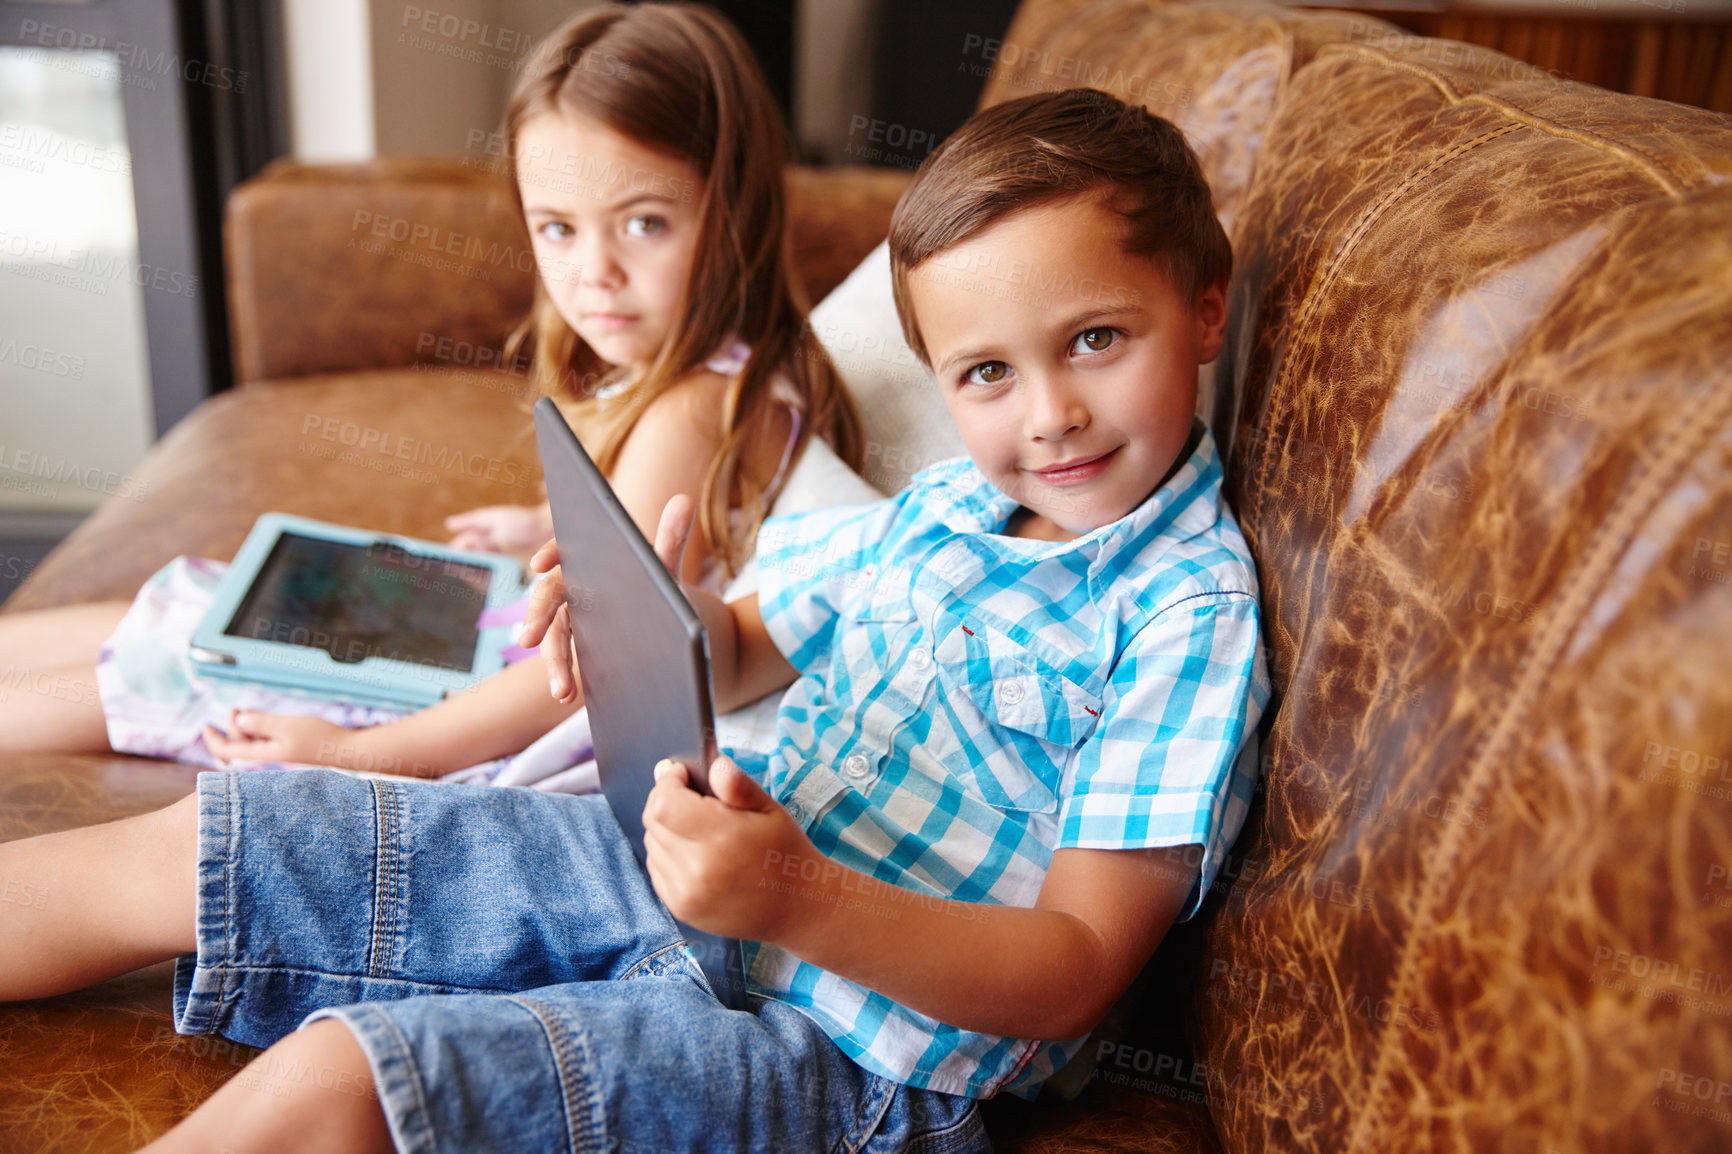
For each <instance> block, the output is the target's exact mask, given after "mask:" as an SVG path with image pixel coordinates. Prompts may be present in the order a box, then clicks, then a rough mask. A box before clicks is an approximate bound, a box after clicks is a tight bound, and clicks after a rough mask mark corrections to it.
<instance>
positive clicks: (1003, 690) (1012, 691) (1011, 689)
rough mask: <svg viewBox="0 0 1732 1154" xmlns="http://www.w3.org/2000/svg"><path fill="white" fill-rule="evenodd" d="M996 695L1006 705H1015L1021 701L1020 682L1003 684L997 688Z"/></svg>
mask: <svg viewBox="0 0 1732 1154" xmlns="http://www.w3.org/2000/svg"><path fill="white" fill-rule="evenodd" d="M998 695H999V696H1000V697H1002V698H1004V700H1005V702H1006V703H1007V704H1010V705H1015V704H1016V703H1017V702H1019V701H1021V700H1022V682H1020V681H1006V682H1004V683H1003V684H1001V685H1000V686H999V687H998Z"/></svg>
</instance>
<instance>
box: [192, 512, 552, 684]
mask: <svg viewBox="0 0 1732 1154" xmlns="http://www.w3.org/2000/svg"><path fill="white" fill-rule="evenodd" d="M285 535H292V536H294V537H299V538H309V539H311V540H312V541H313V542H338V543H341V544H347V545H354V546H359V547H362V548H365V549H368V550H369V551H375V550H376V551H378V553H377V555H378V557H379V559H380V560H381V561H382V562H383V561H387V560H388V561H390V562H391V564H389V565H385V564H381V565H379V566H378V567H377V570H376V571H377V572H378V573H380V574H383V575H384V576H382V577H380V578H378V579H377V580H375V582H374V584H375V586H379V584H380V582H383V581H385V579H386V578H387V577H388V578H389V579H390V581H389V584H386V585H384V586H383V588H382V589H381V588H379V587H375V588H372V589H368V588H357V589H356V590H355V591H354V598H356V599H357V604H358V605H359V604H361V602H360V600H359V599H363V598H366V597H375V598H378V597H381V596H382V597H383V598H384V599H385V600H387V601H395V602H396V603H397V608H398V609H399V610H400V611H406V612H409V613H413V612H420V613H423V614H425V613H427V612H429V611H431V606H430V605H429V604H428V600H427V594H426V593H425V592H424V591H425V590H428V589H436V588H439V586H437V585H434V584H432V583H435V582H441V581H444V580H454V578H443V577H441V576H440V569H439V566H440V565H442V564H444V563H447V562H448V563H451V564H454V565H462V566H474V567H478V568H480V569H483V570H485V571H486V572H487V574H488V575H489V581H488V587H487V591H486V593H485V594H484V595H481V596H478V597H474V598H473V602H472V604H473V608H474V611H475V613H476V615H477V617H479V615H480V614H481V613H482V612H484V611H485V610H486V609H491V608H497V607H500V606H503V605H508V604H510V603H511V602H512V601H513V600H515V599H516V598H517V597H518V596H519V595H520V594H521V593H522V590H523V575H522V569H521V567H520V566H519V565H518V563H517V561H516V560H515V559H514V558H511V557H506V556H503V555H501V554H498V553H472V552H467V551H464V550H459V549H453V548H451V547H450V546H448V545H440V544H437V543H435V542H432V541H420V540H417V539H415V538H412V537H401V536H397V535H395V534H391V533H378V532H373V531H370V530H366V529H355V528H350V527H348V526H344V525H331V524H327V523H326V522H323V521H314V520H311V519H309V518H306V517H295V516H291V515H289V514H286V513H266V514H265V515H264V516H262V517H260V518H259V519H258V522H257V523H256V524H254V526H253V530H252V532H251V533H249V534H248V535H247V539H246V541H245V542H243V543H242V545H241V547H240V551H239V552H237V553H236V554H235V559H234V562H233V563H232V564H231V565H230V566H229V569H228V572H227V573H226V574H224V576H223V578H222V580H221V581H220V582H219V583H218V585H217V589H216V592H215V595H214V599H213V600H212V602H211V606H210V609H209V610H208V611H206V613H205V616H204V618H203V620H202V621H200V623H199V626H198V628H197V629H196V630H194V631H193V636H192V643H191V649H190V651H189V656H190V657H191V659H192V663H193V667H194V669H195V670H196V671H197V672H198V673H199V674H200V675H201V676H205V677H214V678H220V679H224V680H230V681H245V682H250V683H253V684H257V685H264V686H268V687H270V688H273V689H282V690H287V691H290V692H297V693H306V694H310V695H314V696H317V697H321V698H329V699H334V700H339V701H348V702H352V703H355V704H358V705H376V706H383V707H386V708H391V709H403V710H415V709H421V708H424V707H426V706H428V705H432V704H433V703H434V702H436V701H439V700H441V699H442V698H443V697H445V695H446V694H448V693H452V692H455V691H459V690H463V689H467V688H468V687H470V686H471V685H474V684H475V683H476V682H478V681H480V680H481V679H482V678H485V677H487V676H488V675H489V674H491V673H494V672H497V671H498V670H499V669H501V668H502V667H503V666H504V663H505V662H504V656H503V651H504V650H505V648H506V647H507V646H508V645H509V644H511V638H510V636H509V633H510V626H508V625H500V626H494V627H490V628H486V629H480V630H478V631H477V636H476V644H475V649H474V653H473V655H472V657H471V658H470V660H469V662H468V667H467V668H459V667H454V666H456V665H457V664H458V663H457V662H448V663H439V662H427V661H415V660H405V659H403V654H402V652H401V651H400V650H398V649H397V648H396V647H394V646H386V645H383V644H368V643H363V642H358V641H355V640H353V639H350V640H348V641H346V642H343V643H338V642H337V641H335V640H332V635H331V634H329V633H321V632H319V631H317V630H314V629H309V628H306V627H304V626H297V627H294V628H290V627H288V626H287V625H283V626H281V627H276V628H272V627H270V623H269V622H266V621H255V622H254V623H253V626H252V633H251V635H248V636H235V635H233V634H231V633H229V632H227V630H228V629H229V627H230V625H231V623H233V622H235V621H236V616H237V613H240V612H241V611H242V610H243V609H245V608H247V604H248V602H247V599H248V595H249V594H250V593H252V592H253V585H254V582H255V580H256V579H257V578H258V575H259V571H260V569H261V568H262V567H263V566H264V565H265V563H266V561H267V559H269V558H270V556H271V554H272V551H273V550H274V549H276V548H277V546H278V543H279V541H281V540H282V539H283V538H284V536H285ZM446 572H447V573H449V572H451V571H450V570H446ZM464 588H465V593H464V596H465V597H466V598H469V597H471V596H472V595H471V594H469V593H468V592H467V590H468V589H470V588H472V587H471V586H468V585H467V584H466V585H465V587H464ZM441 595H443V594H441ZM344 596H345V597H347V596H348V594H347V593H346V592H345V593H344ZM417 597H422V598H423V600H422V602H421V603H420V604H410V602H413V601H414V599H415V598H417ZM387 608H388V607H387ZM467 609H468V606H465V607H464V611H467ZM380 615H388V614H384V613H381V614H380ZM399 615H401V613H400V614H399ZM243 632H245V630H243ZM321 643H323V644H327V645H329V646H330V647H331V648H332V649H335V650H336V652H335V654H333V653H332V652H330V651H328V650H327V649H326V648H320V647H318V646H319V645H320V644H321Z"/></svg>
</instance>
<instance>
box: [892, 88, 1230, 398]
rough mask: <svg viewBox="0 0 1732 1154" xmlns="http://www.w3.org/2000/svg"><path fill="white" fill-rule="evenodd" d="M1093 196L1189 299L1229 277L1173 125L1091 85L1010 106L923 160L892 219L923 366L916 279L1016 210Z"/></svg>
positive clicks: (977, 119) (1204, 198)
mask: <svg viewBox="0 0 1732 1154" xmlns="http://www.w3.org/2000/svg"><path fill="white" fill-rule="evenodd" d="M1091 192H1100V193H1105V194H1106V195H1107V196H1108V201H1107V203H1108V204H1109V205H1110V206H1111V207H1112V208H1113V209H1114V211H1116V212H1117V213H1118V214H1119V215H1120V216H1121V217H1123V218H1124V221H1125V229H1124V233H1123V239H1124V246H1125V251H1126V252H1129V253H1134V254H1137V255H1141V256H1147V257H1151V258H1153V259H1154V260H1156V261H1158V262H1159V263H1160V264H1161V266H1162V267H1163V268H1164V269H1165V271H1166V273H1167V275H1168V276H1169V277H1171V278H1172V281H1173V284H1174V285H1175V286H1176V287H1177V288H1178V290H1179V292H1181V293H1182V294H1184V297H1185V299H1186V300H1187V301H1190V302H1191V303H1193V304H1195V303H1196V301H1197V298H1198V297H1199V296H1200V295H1201V294H1202V292H1203V290H1204V289H1206V288H1208V287H1209V286H1210V285H1211V284H1214V283H1215V282H1216V281H1218V280H1220V279H1221V278H1223V277H1225V276H1228V275H1229V274H1231V272H1232V271H1233V250H1232V247H1231V246H1230V245H1229V244H1228V242H1227V234H1226V232H1225V231H1224V230H1223V229H1222V228H1221V222H1220V220H1219V219H1217V218H1216V216H1215V204H1214V199H1213V198H1212V197H1211V196H1210V195H1209V185H1208V182H1207V181H1206V180H1204V179H1203V168H1202V165H1201V164H1200V163H1198V161H1197V155H1196V153H1194V152H1192V151H1191V146H1190V145H1188V144H1186V143H1185V138H1184V136H1183V135H1181V134H1180V132H1179V130H1178V128H1177V127H1175V126H1174V125H1173V124H1172V123H1171V122H1170V121H1167V120H1163V119H1161V118H1160V117H1159V116H1155V115H1154V114H1152V113H1150V112H1147V111H1145V110H1144V109H1141V108H1134V107H1132V106H1131V105H1129V104H1126V103H1124V102H1123V101H1122V100H1119V99H1118V98H1117V97H1114V96H1112V95H1110V94H1109V93H1105V92H1101V91H1099V90H1097V89H1093V88H1067V89H1065V90H1064V91H1062V92H1047V93H1041V94H1039V95H1036V96H1025V97H1023V98H1021V99H1019V100H1010V101H1006V102H1005V103H1003V104H997V105H994V106H993V107H991V108H987V109H983V110H982V111H980V112H977V113H975V114H974V115H973V116H971V117H969V118H968V120H967V121H966V122H965V123H964V124H963V125H962V127H961V128H959V129H957V130H956V131H955V132H954V133H952V134H951V135H950V136H949V137H948V138H947V139H946V140H945V141H944V143H943V144H941V145H939V146H938V148H937V149H936V150H935V151H934V152H933V153H932V155H931V156H928V157H927V158H926V160H925V162H924V163H923V164H921V166H920V170H919V171H918V172H917V173H915V175H914V180H913V182H912V183H911V184H909V186H908V190H907V191H906V192H904V193H903V194H902V199H901V201H899V202H898V203H897V205H896V212H895V214H894V215H893V216H892V217H891V218H890V284H891V291H892V292H893V293H894V294H895V298H896V312H897V315H899V316H900V317H901V318H902V333H903V336H904V337H906V338H907V340H908V347H909V348H910V349H912V350H914V354H915V356H917V357H919V358H920V360H921V363H922V364H926V365H930V364H931V359H930V358H929V357H928V355H927V352H926V342H925V341H924V340H923V339H922V338H921V335H920V326H919V324H918V323H917V322H916V320H915V317H914V310H913V308H912V307H911V305H910V303H909V300H908V274H909V273H910V272H912V271H914V269H916V268H918V267H919V266H920V264H921V263H922V262H924V261H925V260H927V259H928V258H930V257H932V256H934V255H935V254H937V253H941V252H943V251H944V250H946V249H949V248H954V247H955V246H956V245H959V244H962V243H964V242H965V241H967V240H969V239H970V238H971V237H973V236H975V235H977V234H979V233H981V232H984V231H986V230H987V229H988V228H990V227H992V226H993V225H994V224H997V223H998V222H999V221H1001V220H1003V219H1004V218H1005V217H1007V216H1010V215H1011V214H1012V213H1016V212H1020V211H1021V210H1023V209H1026V208H1034V207H1037V206H1039V205H1043V204H1048V203H1051V202H1052V201H1056V200H1062V199H1064V198H1066V197H1071V196H1077V195H1080V194H1083V193H1091Z"/></svg>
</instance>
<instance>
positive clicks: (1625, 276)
mask: <svg viewBox="0 0 1732 1154" xmlns="http://www.w3.org/2000/svg"><path fill="white" fill-rule="evenodd" d="M1457 47H1459V46H1457ZM1400 48H1401V51H1400V52H1399V53H1390V52H1384V51H1380V50H1377V49H1371V48H1366V47H1363V46H1341V47H1335V48H1325V49H1323V50H1321V51H1320V52H1319V53H1318V54H1317V57H1316V59H1315V60H1314V61H1313V62H1312V63H1311V64H1310V65H1309V66H1308V67H1306V68H1305V69H1304V70H1302V71H1300V72H1298V73H1296V74H1295V75H1294V76H1293V77H1292V78H1291V81H1290V84H1289V88H1288V91H1287V93H1286V96H1285V98H1284V102H1283V104H1282V107H1281V110H1280V111H1279V112H1278V114H1277V116H1276V117H1275V119H1274V120H1273V121H1272V122H1271V124H1270V125H1269V127H1268V130H1267V133H1266V135H1265V139H1264V141H1263V144H1262V150H1261V153H1260V155H1259V157H1258V162H1257V175H1256V178H1255V179H1254V181H1253V183H1252V186H1251V188H1250V189H1249V191H1248V193H1247V196H1246V201H1245V206H1244V210H1243V211H1242V213H1241V214H1240V217H1239V226H1238V228H1237V230H1236V235H1235V237H1234V240H1235V248H1236V250H1237V255H1238V260H1239V276H1238V278H1237V279H1236V281H1235V285H1234V288H1233V291H1232V293H1231V299H1230V302H1229V309H1230V325H1229V334H1228V349H1227V351H1226V352H1225V353H1224V354H1223V361H1222V364H1221V367H1220V373H1221V385H1222V388H1221V393H1220V398H1221V402H1222V407H1221V411H1220V412H1219V413H1218V414H1217V417H1218V420H1219V421H1220V422H1221V423H1223V424H1225V425H1226V426H1228V427H1229V429H1230V431H1232V432H1233V433H1234V434H1235V436H1234V440H1233V444H1232V446H1231V449H1230V454H1231V457H1230V467H1229V469H1228V478H1229V495H1230V498H1231V500H1232V501H1233V504H1234V506H1235V508H1236V510H1237V512H1238V515H1239V518H1240V522H1241V524H1242V525H1243V527H1244V529H1245V532H1246V536H1247V539H1248V540H1249V542H1250V543H1251V546H1252V549H1253V551H1254V553H1255V554H1256V557H1257V561H1258V565H1259V571H1260V575H1261V579H1262V587H1263V593H1264V609H1265V620H1266V622H1267V630H1268V633H1267V636H1268V640H1269V643H1270V656H1271V659H1272V661H1271V672H1272V674H1273V675H1274V680H1275V683H1276V688H1277V692H1278V695H1279V697H1278V700H1279V701H1280V705H1279V709H1278V712H1276V713H1275V714H1274V721H1273V730H1272V733H1271V734H1270V740H1268V741H1266V743H1265V758H1266V772H1267V791H1266V796H1265V799H1264V803H1263V805H1262V807H1261V808H1260V809H1258V810H1254V811H1253V814H1252V819H1251V821H1250V822H1249V824H1248V825H1247V833H1246V835H1245V836H1244V837H1243V838H1242V839H1241V842H1240V845H1239V847H1238V849H1237V851H1236V858H1237V861H1236V865H1235V866H1234V867H1233V868H1231V869H1229V870H1228V871H1226V872H1228V873H1234V874H1237V875H1238V882H1237V884H1235V885H1233V886H1232V888H1231V889H1230V892H1229V893H1228V896H1227V900H1226V901H1225V903H1224V908H1223V909H1221V910H1220V912H1219V916H1218V917H1216V918H1215V919H1214V921H1213V922H1212V924H1211V926H1210V927H1209V940H1208V949H1207V952H1206V953H1205V956H1204V957H1203V959H1202V969H1201V971H1200V975H1201V978H1200V985H1199V988H1198V990H1197V993H1196V995H1195V1002H1194V1010H1195V1015H1196V1020H1197V1027H1198V1037H1199V1039H1200V1042H1199V1053H1198V1058H1199V1061H1200V1062H1202V1063H1203V1064H1204V1065H1206V1066H1207V1067H1209V1068H1210V1069H1212V1070H1214V1071H1216V1072H1217V1074H1218V1076H1219V1077H1221V1078H1223V1079H1228V1080H1232V1081H1237V1082H1239V1083H1241V1084H1257V1085H1268V1086H1271V1087H1275V1088H1278V1089H1279V1091H1280V1092H1279V1093H1275V1094H1270V1095H1268V1096H1266V1097H1264V1098H1261V1099H1259V1098H1256V1097H1248V1096H1240V1097H1228V1098H1224V1099H1223V1100H1222V1102H1221V1104H1220V1105H1219V1106H1218V1107H1217V1108H1216V1110H1215V1117H1216V1121H1217V1123H1218V1125H1219V1127H1220V1130H1221V1133H1222V1135H1223V1141H1224V1145H1225V1146H1226V1148H1227V1149H1229V1150H1235V1151H1237V1150H1250V1149H1282V1150H1319V1151H1324V1150H1327V1151H1351V1152H1366V1151H1381V1150H1400V1149H1428V1150H1462V1151H1469V1150H1473V1151H1479V1150H1490V1149H1509V1150H1548V1149H1557V1150H1632V1149H1710V1148H1718V1147H1719V1146H1722V1145H1723V1144H1724V1141H1725V1134H1726V1130H1725V1123H1724V1121H1716V1120H1711V1119H1707V1118H1695V1117H1691V1116H1689V1115H1688V1114H1687V1113H1686V1112H1685V1111H1687V1110H1688V1109H1689V1107H1690V1106H1691V1105H1693V1104H1694V1103H1693V1100H1691V1099H1690V1098H1689V1095H1690V1094H1692V1093H1695V1092H1697V1091H1696V1087H1697V1086H1698V1085H1700V1084H1701V1083H1700V1082H1699V1079H1700V1078H1703V1077H1707V1078H1710V1079H1717V1080H1719V1081H1724V1080H1725V1079H1726V1077H1727V1073H1726V1067H1725V1054H1726V1052H1727V1038H1728V1036H1727V1031H1726V1027H1725V1021H1726V1016H1727V1015H1728V1014H1732V963H1729V962H1728V959H1729V958H1732V910H1729V909H1728V906H1732V902H1726V903H1725V904H1722V895H1724V896H1725V897H1727V898H1732V891H1727V890H1724V889H1719V890H1717V889H1715V888H1714V883H1715V880H1716V878H1717V877H1719V878H1722V879H1723V877H1724V874H1725V867H1726V866H1727V864H1728V863H1732V832H1729V831H1728V827H1727V823H1726V813H1727V810H1726V801H1725V798H1726V796H1727V793H1726V788H1727V785H1729V784H1732V770H1729V769H1727V768H1726V767H1727V754H1728V753H1732V647H1728V646H1727V645H1726V643H1725V638H1726V637H1727V636H1728V634H1729V633H1732V599H1729V598H1728V597H1727V593H1726V584H1727V583H1728V582H1732V557H1729V553H1732V544H1728V542H1732V469H1728V464H1729V463H1732V382H1729V380H1728V377H1727V373H1726V369H1725V366H1726V364H1727V363H1728V361H1729V360H1732V278H1729V277H1728V276H1727V271H1726V270H1727V269H1728V268H1732V189H1727V188H1726V187H1724V182H1725V180H1726V177H1727V176H1728V175H1732V120H1728V119H1727V118H1726V117H1722V116H1717V115H1715V114H1712V113H1705V112H1698V111H1696V110H1691V109H1686V108H1682V107H1678V106H1672V105H1663V104H1660V103H1659V102H1655V101H1648V100H1641V99H1638V98H1633V97H1617V96H1612V95H1610V94H1607V93H1603V92H1599V91H1598V90H1591V89H1586V88H1583V87H1581V86H1576V85H1568V84H1560V83H1556V82H1552V81H1549V80H1547V81H1543V82H1533V81H1528V80H1518V81H1515V82H1511V81H1510V80H1509V79H1508V77H1509V76H1511V75H1516V74H1517V73H1513V72H1512V71H1511V70H1510V69H1508V68H1507V67H1506V66H1505V65H1504V64H1502V63H1500V62H1499V60H1501V59H1502V58H1499V59H1493V56H1494V55H1495V54H1489V53H1488V54H1485V55H1483V56H1480V57H1477V58H1475V60H1474V61H1472V62H1471V66H1458V67H1450V66H1445V65H1436V64H1430V63H1427V62H1426V61H1427V59H1428V56H1429V57H1432V58H1435V57H1436V56H1437V55H1438V52H1437V51H1434V50H1437V49H1438V46H1437V45H1435V44H1432V45H1431V46H1430V47H1429V48H1428V47H1427V45H1426V44H1423V43H1420V42H1417V41H1408V42H1403V44H1402V45H1401V46H1400ZM1458 59H1459V57H1458ZM1716 558H1718V560H1716ZM1721 779H1724V780H1721ZM1717 866H1718V867H1719V871H1720V872H1719V874H1716V872H1715V871H1716V867H1717ZM1719 1081H1714V1082H1711V1083H1710V1085H1718V1084H1719ZM1299 1103H1305V1104H1313V1103H1317V1104H1321V1107H1322V1108H1321V1110H1320V1111H1316V1112H1313V1111H1312V1110H1310V1109H1305V1110H1301V1109H1299V1108H1298V1106H1297V1104H1299Z"/></svg>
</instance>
